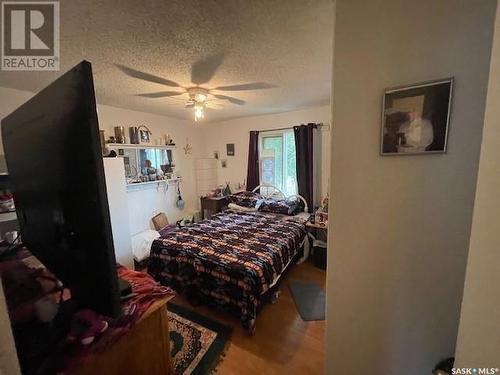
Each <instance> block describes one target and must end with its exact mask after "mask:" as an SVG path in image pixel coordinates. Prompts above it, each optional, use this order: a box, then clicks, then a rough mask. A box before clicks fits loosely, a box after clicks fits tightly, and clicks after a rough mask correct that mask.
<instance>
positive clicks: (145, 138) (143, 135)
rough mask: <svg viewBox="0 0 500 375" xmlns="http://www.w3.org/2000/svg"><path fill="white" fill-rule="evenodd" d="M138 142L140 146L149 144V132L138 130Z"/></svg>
mask: <svg viewBox="0 0 500 375" xmlns="http://www.w3.org/2000/svg"><path fill="white" fill-rule="evenodd" d="M139 140H140V141H141V143H142V144H149V143H151V140H150V139H149V131H148V130H142V129H141V130H139Z"/></svg>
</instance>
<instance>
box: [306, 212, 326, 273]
mask: <svg viewBox="0 0 500 375" xmlns="http://www.w3.org/2000/svg"><path fill="white" fill-rule="evenodd" d="M306 230H307V235H308V237H309V238H310V239H312V240H313V241H309V244H310V245H311V249H312V259H313V263H314V265H315V266H316V267H318V268H321V269H323V270H326V263H327V260H326V258H327V253H328V249H327V237H328V226H327V225H324V224H321V223H312V222H310V221H308V222H306Z"/></svg>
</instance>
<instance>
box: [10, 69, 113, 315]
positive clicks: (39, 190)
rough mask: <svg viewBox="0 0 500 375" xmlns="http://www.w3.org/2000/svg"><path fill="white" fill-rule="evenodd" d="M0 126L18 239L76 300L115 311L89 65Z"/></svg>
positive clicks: (81, 304)
mask: <svg viewBox="0 0 500 375" xmlns="http://www.w3.org/2000/svg"><path fill="white" fill-rule="evenodd" d="M1 129H2V138H3V145H4V150H5V157H6V160H7V169H8V172H9V180H10V186H11V188H12V191H13V193H14V199H15V204H16V210H17V216H18V219H19V227H20V233H21V237H22V241H23V244H25V245H26V247H27V248H28V249H29V250H30V251H31V252H32V253H33V254H34V255H35V256H36V257H37V258H38V259H40V261H41V262H42V263H43V264H44V265H45V266H46V267H47V268H48V269H49V270H50V271H51V272H53V273H54V274H55V275H56V276H57V277H58V278H59V279H60V280H61V281H62V282H63V284H65V286H66V287H68V288H69V289H70V291H71V296H72V300H74V301H73V302H75V303H76V305H77V306H78V307H80V308H90V309H92V310H94V311H96V312H99V313H101V314H104V315H107V316H110V317H116V316H119V315H120V313H121V309H120V292H119V283H118V277H117V271H116V261H115V253H114V248H113V237H112V232H111V223H110V215H109V208H108V199H107V194H106V181H105V176H104V165H103V160H102V152H101V145H100V141H99V125H98V120H97V110H96V100H95V94H94V84H93V79H92V68H91V64H90V63H89V62H87V61H83V62H81V63H80V64H78V65H77V66H75V67H74V68H73V69H71V70H70V71H69V72H67V73H65V74H64V75H62V76H61V77H59V78H58V79H57V80H56V81H55V82H53V83H52V84H51V85H49V86H48V87H46V88H45V89H43V90H42V91H40V92H39V93H38V94H37V95H35V96H34V97H33V98H32V99H30V100H29V101H28V102H26V103H25V104H23V105H22V106H21V107H19V108H18V109H17V110H15V111H14V112H13V113H11V114H10V115H9V116H7V117H6V118H4V119H3V120H2V123H1Z"/></svg>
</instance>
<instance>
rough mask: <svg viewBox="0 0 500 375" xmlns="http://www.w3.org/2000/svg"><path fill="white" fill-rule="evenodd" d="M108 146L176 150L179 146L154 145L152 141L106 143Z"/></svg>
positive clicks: (112, 147)
mask: <svg viewBox="0 0 500 375" xmlns="http://www.w3.org/2000/svg"><path fill="white" fill-rule="evenodd" d="M106 147H108V148H111V149H113V150H114V149H119V148H136V149H141V148H158V149H162V150H174V149H175V148H177V146H176V145H154V144H151V143H134V144H132V143H106Z"/></svg>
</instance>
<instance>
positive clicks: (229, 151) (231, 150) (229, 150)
mask: <svg viewBox="0 0 500 375" xmlns="http://www.w3.org/2000/svg"><path fill="white" fill-rule="evenodd" d="M226 154H227V156H234V143H228V144H226Z"/></svg>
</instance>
